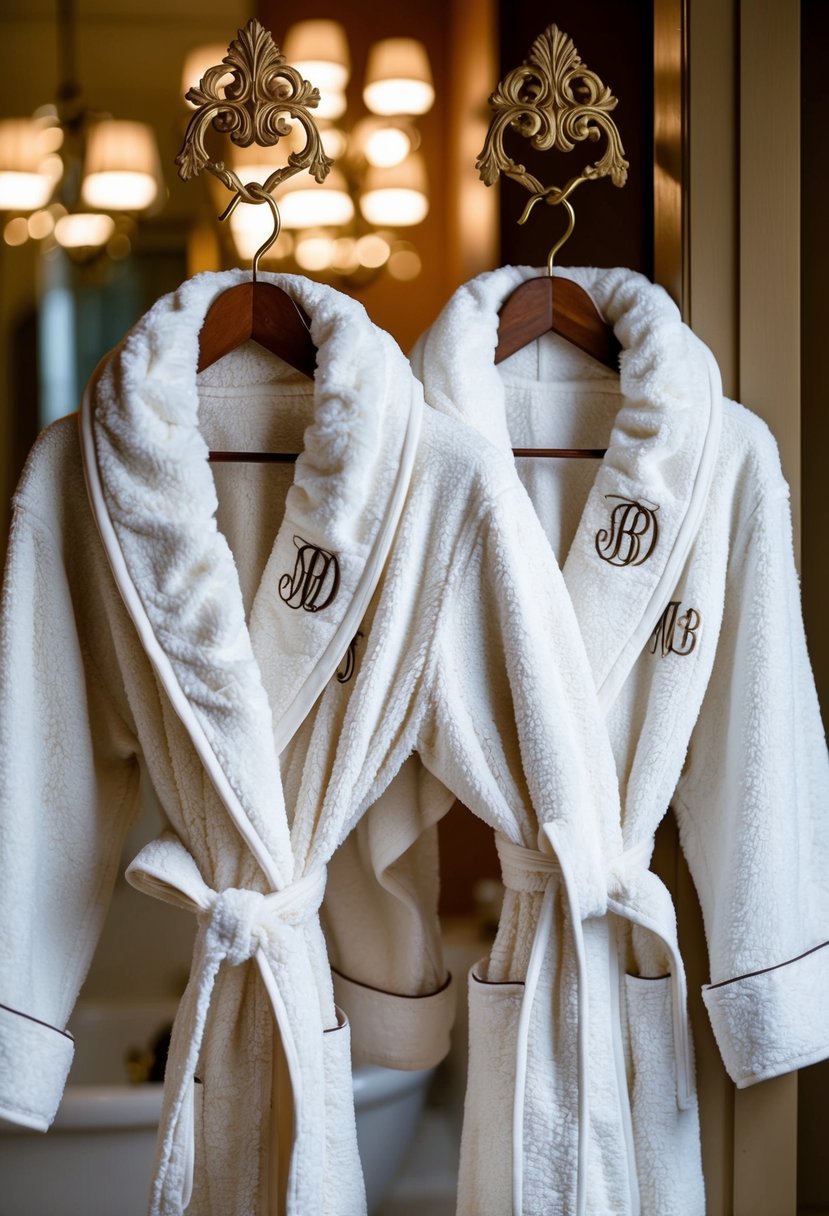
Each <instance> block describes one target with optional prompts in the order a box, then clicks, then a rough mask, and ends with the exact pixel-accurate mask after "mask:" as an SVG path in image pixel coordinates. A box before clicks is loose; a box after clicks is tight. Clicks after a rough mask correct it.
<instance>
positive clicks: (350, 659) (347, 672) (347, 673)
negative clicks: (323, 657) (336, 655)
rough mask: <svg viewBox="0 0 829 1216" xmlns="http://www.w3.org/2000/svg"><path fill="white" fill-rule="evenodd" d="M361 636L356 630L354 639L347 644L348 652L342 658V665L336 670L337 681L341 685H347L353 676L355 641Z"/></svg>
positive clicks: (355, 653) (355, 660) (355, 657)
mask: <svg viewBox="0 0 829 1216" xmlns="http://www.w3.org/2000/svg"><path fill="white" fill-rule="evenodd" d="M362 636H363V635H362V633H361V632H360V630H359V629H358V630H357V632H356V633H355V634H354V637H353V638H352V639H351V641H350V642H349V643H348V650H347V651H346V652H345V655H344V656H343V661H342V665H341V666H340V667H338V669H337V679H338V680H339V682H340V683H341V684H347V683H348V681H349V680H350V679H351V677H352V676H353V675H354V668H355V666H356V663H357V641H358V639H359V638H361V637H362Z"/></svg>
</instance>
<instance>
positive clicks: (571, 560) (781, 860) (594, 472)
mask: <svg viewBox="0 0 829 1216" xmlns="http://www.w3.org/2000/svg"><path fill="white" fill-rule="evenodd" d="M537 273H538V272H537V271H534V270H532V269H530V268H527V267H505V268H503V269H501V270H498V271H495V272H493V273H491V274H488V275H483V276H481V277H480V278H478V279H475V280H472V281H471V282H470V283H467V284H466V285H465V286H463V287H462V288H460V289H459V290H458V291H457V292H456V294H455V295H454V297H453V298H452V299H451V300H450V302H449V303H448V304H447V306H446V308H445V309H444V310H443V312H442V313H441V315H440V316H439V317H438V318H437V320H436V321H435V323H434V325H433V326H432V327H431V329H430V330H429V331H428V332H427V333H426V334H425V335H424V336H423V337H422V338H421V339H420V340H419V342H418V343H417V345H416V347H415V350H414V352H413V354H412V360H411V361H412V366H413V368H414V370H415V373H416V374H417V375H418V376H419V377H420V379H421V380H422V382H423V384H424V391H425V395H426V399H427V401H428V402H429V404H431V405H432V406H433V407H434V408H436V409H437V410H439V411H440V412H441V413H443V414H446V415H449V416H452V417H453V418H456V419H457V420H459V421H463V422H465V423H466V424H467V425H468V426H469V427H470V428H474V429H475V430H478V431H480V432H482V433H484V434H485V435H486V436H487V437H488V438H489V439H490V441H491V442H492V443H493V444H494V445H495V446H496V447H498V448H499V450H501V451H502V452H504V454H505V455H506V453H507V451H508V449H509V448H510V447H511V446H515V447H527V448H531V447H567V448H569V447H607V449H608V451H607V455H606V457H605V458H604V460H603V461H602V463H601V464H600V465H598V466H597V465H596V464H595V463H593V462H591V461H585V460H574V461H563V460H543V459H535V460H533V459H524V460H521V459H519V460H517V461H516V467H517V468H518V471H519V475H520V477H521V479H522V481H523V483H524V484H525V486H526V488H527V490H528V493H529V495H530V497H531V499H532V501H533V505H534V508H535V510H536V513H537V515H538V518H539V520H540V521H541V523H542V524H543V526H544V530H545V533H546V541H545V547H552V549H553V550H554V551H555V553H556V554H557V556H558V559H559V561H560V562H561V564H562V569H563V573H564V578H565V582H566V585H567V589H568V593H569V595H570V597H571V601H572V603H573V606H574V609H575V611H576V614H577V617H578V620H579V625H580V630H581V634H582V638H583V642H584V645H585V648H586V651H587V654H588V658H589V662H590V665H591V669H592V672H593V677H594V680H595V683H596V687H597V692H598V695H599V698H600V701H601V703H602V706H603V709H604V712H605V721H606V733H607V737H608V739H609V741H610V743H611V746H612V748H613V752H614V757H615V761H616V770H617V775H618V781H619V791H620V801H621V808H622V819H621V822H620V825H619V829H620V831H621V834H622V837H623V840H624V844H625V849H626V851H627V855H628V857H636V858H638V860H637V861H636V862H635V864H633V865H632V866H631V865H629V864H628V865H621V866H620V865H619V864H617V863H616V862H614V860H613V858H612V856H609V857H608V870H607V879H608V899H609V907H610V908H611V910H612V911H613V913H614V916H613V918H612V922H608V923H606V925H605V932H606V942H605V944H604V947H603V948H602V947H601V945H600V943H599V940H598V939H599V937H600V935H601V931H602V930H601V924H602V922H601V921H598V920H597V921H596V922H591V925H590V932H589V933H586V934H585V949H586V951H587V967H588V971H589V984H588V987H589V1013H590V1019H591V1024H590V1030H589V1033H590V1036H591V1037H590V1043H591V1057H590V1063H589V1068H588V1085H589V1088H590V1095H589V1097H590V1101H589V1107H588V1109H589V1112H590V1127H589V1129H588V1133H587V1134H588V1137H589V1139H588V1145H587V1176H586V1182H585V1188H586V1189H585V1193H584V1194H583V1195H582V1205H583V1206H582V1211H586V1212H589V1213H596V1214H598V1213H605V1212H610V1211H612V1212H613V1213H617V1214H618V1213H636V1212H640V1211H641V1212H642V1213H646V1214H648V1216H664V1213H677V1214H678V1216H679V1214H680V1213H681V1214H682V1216H692V1214H694V1213H698V1212H702V1211H703V1210H704V1196H703V1189H702V1176H701V1164H700V1154H699V1145H698V1132H697V1115H696V1109H695V1100H694V1098H693V1092H692V1091H691V1092H689V1093H681V1092H679V1091H678V1088H677V1086H678V1085H679V1084H681V1083H683V1074H684V1073H686V1072H687V1070H686V1069H684V1068H683V1067H682V1061H678V1060H677V1058H676V1051H677V1047H678V1045H680V1044H681V1042H682V1038H681V1035H679V1036H678V1034H677V1024H678V1021H679V1023H681V1022H682V1013H683V1011H682V1008H681V1004H682V1002H681V1001H680V1000H679V999H678V998H679V996H680V995H681V992H680V989H679V988H678V987H677V977H678V976H681V960H680V959H679V956H678V948H677V944H676V936H675V921H674V914H673V910H672V908H671V904H670V899H669V898H668V896H667V892H666V891H665V889H664V887H662V885H661V883H660V882H659V880H658V879H657V878H656V876H655V875H653V874H651V873H649V872H648V871H647V869H646V868H645V867H646V866H647V861H648V858H649V856H650V849H649V847H648V842H649V841H650V839H651V837H652V834H653V832H654V830H655V828H656V826H657V824H658V823H659V822H660V820H661V819H662V818H663V816H664V814H665V812H666V810H667V808H668V806H669V805H671V806H672V807H673V809H674V813H675V815H676V817H677V820H678V822H679V829H680V837H681V842H682V846H683V850H684V852H685V855H686V857H687V860H688V862H689V865H690V868H691V871H692V874H693V877H694V881H695V883H696V887H697V891H698V894H699V897H700V902H701V906H702V911H703V916H704V919H705V928H706V935H707V941H708V948H709V960H710V976H711V985H710V986H706V988H705V990H704V997H705V1003H706V1005H707V1008H708V1010H709V1013H710V1016H711V1021H712V1024H713V1026H714V1030H715V1034H716V1037H717V1041H718V1044H719V1046H720V1050H721V1052H722V1055H723V1060H724V1063H725V1066H726V1068H727V1069H728V1071H729V1072H730V1074H731V1076H732V1077H733V1078H734V1079H735V1081H736V1082H737V1083H738V1084H740V1085H745V1084H751V1083H752V1082H754V1081H757V1080H760V1079H762V1078H764V1077H769V1076H774V1075H777V1074H779V1073H782V1072H785V1071H787V1070H788V1069H792V1068H796V1067H798V1066H799V1065H800V1064H803V1063H810V1062H813V1061H815V1060H817V1059H820V1058H823V1057H824V1056H826V1055H827V1054H829V1043H827V1035H826V1018H825V1010H826V1008H827V998H829V981H827V974H826V962H825V955H826V948H824V943H826V942H827V940H829V885H827V883H826V880H825V874H826V865H827V860H828V859H829V819H827V815H826V807H827V795H829V772H828V771H827V758H826V746H825V741H824V738H823V732H822V728H821V723H820V717H819V713H818V707H817V701H816V696H815V690H814V682H813V679H812V675H811V671H810V669H809V663H808V658H807V655H806V648H805V642H804V637H803V626H802V619H801V613H800V605H799V596H798V585H797V577H796V573H795V568H794V562H793V555H792V545H791V526H790V520H789V504H788V490H787V487H786V485H785V482H784V481H783V478H782V475H781V471H780V464H779V458H778V455H777V451H776V448H775V444H774V441H773V439H772V437H771V435H770V434H769V432H768V430H767V428H766V427H765V425H764V424H763V423H762V422H761V421H760V420H759V419H757V418H756V417H754V416H753V415H751V414H750V413H749V412H748V411H747V410H745V409H743V408H742V407H741V406H739V405H736V404H734V403H733V402H729V401H724V400H722V399H721V394H720V391H719V382H718V381H719V378H718V375H717V372H716V368H715V367H714V366H713V360H712V359H711V356H710V353H709V352H707V351H706V350H705V348H704V347H703V346H702V343H700V342H699V341H698V340H697V339H696V338H695V337H694V335H693V334H692V333H691V332H690V331H689V330H688V329H687V327H685V326H684V325H683V324H682V323H681V320H680V317H679V313H678V311H677V309H676V307H675V306H674V305H673V303H672V302H671V301H670V299H669V298H668V297H667V295H666V294H665V292H664V291H662V290H661V289H660V288H658V287H654V286H653V285H652V284H650V283H649V282H648V281H647V280H646V279H644V278H643V277H642V276H640V275H637V274H634V273H632V272H630V271H626V270H589V269H568V270H563V271H558V272H557V273H559V274H562V275H565V276H567V277H569V278H571V279H573V280H575V281H576V282H577V283H578V284H580V285H581V286H582V287H583V288H584V289H585V290H586V291H587V292H588V294H589V295H590V297H591V298H592V300H593V301H594V303H595V304H596V307H597V309H598V311H599V313H600V314H601V315H602V316H603V317H604V319H605V320H606V321H608V322H609V323H610V324H612V326H613V328H614V330H615V332H616V335H617V337H618V338H619V340H620V343H621V346H622V353H621V357H620V366H619V375H618V376H617V375H616V374H615V373H614V372H612V371H610V370H609V369H607V368H604V367H603V366H601V365H600V364H598V363H596V362H594V361H593V360H591V359H590V358H589V357H588V356H586V355H584V354H582V353H581V352H580V351H578V350H576V348H575V347H573V346H571V345H570V344H568V343H567V342H565V341H564V340H563V339H561V338H559V337H556V336H555V335H552V334H548V335H545V336H544V337H542V338H541V339H539V340H538V341H536V342H534V343H532V344H530V345H529V346H528V347H526V348H524V349H523V350H521V351H519V352H516V353H515V354H514V355H512V356H511V357H510V358H508V359H506V360H504V361H503V362H502V363H501V364H500V365H499V366H497V367H496V365H495V363H494V351H495V346H496V343H497V329H498V311H499V309H500V307H501V305H502V304H503V302H504V300H505V299H506V298H507V297H508V296H509V295H510V294H511V293H512V291H513V290H515V288H516V287H517V286H518V285H519V284H520V283H522V282H524V281H526V280H527V279H528V278H530V277H532V276H533V275H535V274H537ZM616 508H618V509H619V514H617V515H616V517H615V519H616V523H615V524H614V515H613V512H614V509H616ZM624 512H627V513H628V514H627V515H624ZM625 519H627V520H628V522H629V523H630V524H631V534H629V535H628V538H627V541H625V538H624V536H623V535H622V536H621V541H622V542H624V543H621V544H617V546H616V548H615V549H614V547H613V546H614V541H619V540H620V533H619V532H614V529H615V528H616V525H617V524H619V523H620V521H621V522H622V524H624V520H625ZM636 532H638V533H639V538H638V539H636V537H635V535H633V534H634V533H636ZM625 545H627V548H625ZM637 546H638V548H637ZM626 558H629V559H631V560H629V561H626V560H625V559H626ZM640 559H641V560H640ZM531 840H532V828H531V827H530V828H529V829H527V832H526V842H529V841H531ZM642 850H644V851H642ZM533 899H535V900H537V899H538V896H532V895H530V894H525V893H523V892H520V891H519V892H516V891H511V890H508V891H507V897H506V901H505V905H504V913H503V916H502V921H501V926H500V929H499V933H498V937H497V939H496V941H495V944H494V947H493V950H492V953H491V956H490V959H489V962H488V964H487V968H486V970H487V975H488V977H489V978H490V979H491V980H493V981H521V980H523V979H524V976H525V973H526V968H527V963H528V959H529V952H530V944H531V942H532V940H533V934H534V931H535V924H536V919H537V916H538V904H537V903H536V904H535V905H533V904H532V903H531V902H530V901H532V900H533ZM570 945H571V934H570V929H569V926H568V922H567V919H566V917H565V916H562V917H561V918H559V919H557V920H556V921H555V923H554V930H553V934H552V938H551V944H550V946H549V948H548V959H547V963H546V966H547V968H548V970H549V972H550V974H549V975H548V976H547V977H546V979H544V980H543V985H544V986H543V992H544V999H545V1001H546V1002H547V1003H546V1005H544V1008H543V1009H542V1010H541V1012H539V1011H538V1008H537V1007H538V1005H539V1000H538V999H536V1001H535V1003H534V1012H533V1018H534V1024H533V1027H532V1030H531V1037H530V1053H531V1054H530V1065H529V1068H530V1074H531V1075H530V1079H529V1080H528V1090H527V1098H526V1103H525V1111H526V1110H530V1111H531V1115H532V1117H531V1119H530V1117H529V1116H527V1118H525V1127H524V1148H525V1155H524V1160H523V1162H521V1163H519V1164H518V1166H517V1168H520V1169H521V1170H522V1171H523V1175H524V1211H525V1212H526V1213H529V1212H532V1213H535V1212H538V1213H539V1216H540V1213H542V1212H545V1211H547V1210H549V1208H548V1207H547V1206H546V1205H547V1202H548V1200H547V1199H546V1198H545V1196H549V1195H550V1194H553V1193H555V1194H556V1195H558V1196H559V1198H558V1199H557V1200H556V1204H555V1210H556V1211H557V1212H562V1213H570V1212H575V1211H577V1210H578V1208H577V1202H578V1201H577V1194H576V1184H575V1181H574V1176H575V1174H576V1173H577V1165H576V1159H575V1155H574V1154H575V1151H576V1148H577V1140H576V1138H575V1137H574V1135H573V1133H572V1121H573V1118H574V1117H577V1112H575V1110H574V1107H573V1105H572V1101H571V1099H570V1097H569V1094H568V1093H564V1094H562V1091H561V1088H560V1076H561V1070H562V1069H564V1070H565V1071H566V1070H568V1069H569V1068H570V1067H571V1059H572V1052H573V1050H574V1042H575V1040H574V1038H573V1032H572V1030H571V1029H570V1030H568V1027H569V1026H570V1024H571V1021H572V1019H573V1018H574V1017H575V1016H576V1005H575V995H574V992H573V987H574V985H575V980H574V979H573V977H572V976H569V977H568V974H567V970H566V968H567V964H568V957H569V955H570ZM602 972H603V975H604V981H603V980H602ZM626 972H627V973H629V974H627V975H625V973H626ZM614 975H615V976H616V977H617V978H615V979H614V978H613V977H614ZM551 1000H552V1001H553V1002H554V1004H553V1007H552V1012H551V1009H550V1001H551ZM536 1023H539V1025H538V1026H536ZM602 1026H604V1027H606V1028H607V1030H606V1032H605V1033H603V1032H602V1031H601V1029H600V1028H601V1027H602ZM536 1031H537V1033H536ZM481 1035H482V1036H485V1035H486V1032H485V1031H484V1030H482V1031H481ZM568 1036H569V1037H568ZM490 1042H491V1039H490V1040H489V1041H488V1042H486V1043H483V1044H478V1045H477V1046H476V1045H473V1046H472V1049H471V1050H472V1053H473V1054H472V1059H473V1074H472V1076H471V1078H470V1095H471V1099H470V1101H468V1103H467V1112H466V1120H465V1128H464V1156H463V1159H462V1177H461V1193H460V1198H459V1211H461V1212H463V1213H470V1214H471V1213H473V1212H478V1211H485V1210H486V1195H487V1194H488V1193H489V1191H490V1188H492V1189H493V1193H497V1194H501V1193H502V1191H503V1178H502V1177H501V1171H502V1169H503V1168H504V1167H503V1160H502V1156H503V1154H500V1155H499V1154H496V1153H495V1152H494V1151H493V1152H490V1151H487V1150H486V1146H487V1145H488V1144H490V1143H491V1142H493V1141H494V1140H496V1139H497V1140H499V1142H501V1143H503V1142H504V1141H505V1140H508V1139H509V1138H510V1136H511V1112H510V1111H509V1110H508V1109H502V1110H497V1109H496V1108H495V1106H494V1104H493V1102H492V1101H488V1100H487V1099H486V1097H485V1096H482V1097H481V1098H480V1099H478V1098H476V1097H475V1095H476V1094H478V1093H479V1092H481V1093H482V1092H483V1089H486V1087H487V1086H492V1085H493V1084H494V1082H493V1081H492V1079H491V1078H490V1079H482V1078H481V1077H480V1076H479V1075H478V1073H479V1072H480V1070H481V1069H485V1068H486V1063H485V1062H486V1060H487V1059H496V1058H501V1056H502V1054H503V1048H502V1045H501V1044H500V1043H499V1044H498V1045H497V1047H491V1046H489V1043H490ZM476 1060H477V1061H478V1062H477V1063H476ZM505 1067H506V1068H507V1070H508V1071H509V1069H510V1064H509V1062H507V1064H506V1065H505ZM508 1080H509V1078H507V1081H506V1082H505V1083H504V1089H505V1091H508V1090H509V1084H508V1083H507V1082H508ZM684 1080H685V1081H687V1080H688V1078H687V1076H686V1077H685V1078H684ZM684 1088H685V1086H684V1085H683V1089H684ZM493 1124H495V1125H496V1126H497V1128H498V1132H497V1134H496V1133H495V1132H494V1131H493ZM626 1145H628V1147H629V1151H625V1146H626ZM482 1146H483V1148H482ZM490 1162H493V1163H496V1162H497V1164H493V1166H492V1171H493V1176H492V1177H491V1178H490V1176H489V1173H488V1165H489V1163H490ZM495 1173H497V1177H496V1176H494V1175H495ZM503 1210H511V1206H510V1207H506V1208H504V1209H503Z"/></svg>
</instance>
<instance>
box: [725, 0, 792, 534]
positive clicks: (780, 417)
mask: <svg viewBox="0 0 829 1216" xmlns="http://www.w3.org/2000/svg"><path fill="white" fill-rule="evenodd" d="M771 82H773V86H772V83H771ZM739 239H740V327H739V350H740V399H741V401H743V403H744V404H745V405H747V406H748V407H749V408H750V409H752V410H754V411H755V412H756V413H758V414H759V415H760V416H761V417H762V418H764V419H765V420H766V422H767V423H768V424H769V426H770V427H771V429H772V432H773V434H774V436H775V438H776V439H777V442H778V445H779V447H780V456H781V460H782V462H783V472H784V474H785V476H786V480H787V481H788V482H789V485H790V487H791V491H792V516H793V520H794V526H795V536H796V538H797V537H799V523H800V3H799V0H748V2H746V0H743V3H742V4H741V8H740V238H739ZM797 548H798V549H799V546H797Z"/></svg>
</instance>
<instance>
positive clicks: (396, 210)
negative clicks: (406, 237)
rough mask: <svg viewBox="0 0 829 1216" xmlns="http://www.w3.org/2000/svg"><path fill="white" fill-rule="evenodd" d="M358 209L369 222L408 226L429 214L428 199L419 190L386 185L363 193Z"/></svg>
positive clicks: (389, 225)
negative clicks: (381, 188) (385, 187)
mask: <svg viewBox="0 0 829 1216" xmlns="http://www.w3.org/2000/svg"><path fill="white" fill-rule="evenodd" d="M360 210H361V211H362V213H363V215H364V216H365V218H366V219H367V220H368V222H369V223H370V224H382V225H387V226H388V227H390V228H408V227H411V226H412V225H413V224H420V223H422V222H423V220H425V218H426V216H427V215H428V214H429V200H428V199H427V197H426V195H425V194H421V193H420V191H419V190H406V189H403V188H400V187H388V188H387V189H384V190H371V191H369V192H368V193H367V194H364V195H363V197H362V198H361V199H360Z"/></svg>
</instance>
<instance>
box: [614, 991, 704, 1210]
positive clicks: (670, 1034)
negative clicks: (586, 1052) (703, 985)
mask: <svg viewBox="0 0 829 1216" xmlns="http://www.w3.org/2000/svg"><path fill="white" fill-rule="evenodd" d="M624 987H625V1007H626V1020H627V1027H628V1048H629V1052H628V1082H629V1090H630V1105H631V1116H632V1122H633V1141H634V1151H635V1154H636V1167H637V1169H636V1172H637V1175H638V1178H639V1189H640V1195H641V1205H642V1206H641V1214H642V1216H703V1214H704V1212H705V1192H704V1188H703V1185H702V1161H701V1153H700V1140H699V1115H698V1110H697V1104H696V1099H695V1100H694V1101H693V1103H692V1104H691V1106H690V1107H689V1108H688V1109H687V1110H680V1109H679V1107H678V1106H677V1095H676V1058H675V1053H674V1029H673V1012H672V1003H671V977H670V976H660V977H659V978H658V979H645V978H643V977H640V976H637V975H626V976H625V981H624Z"/></svg>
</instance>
